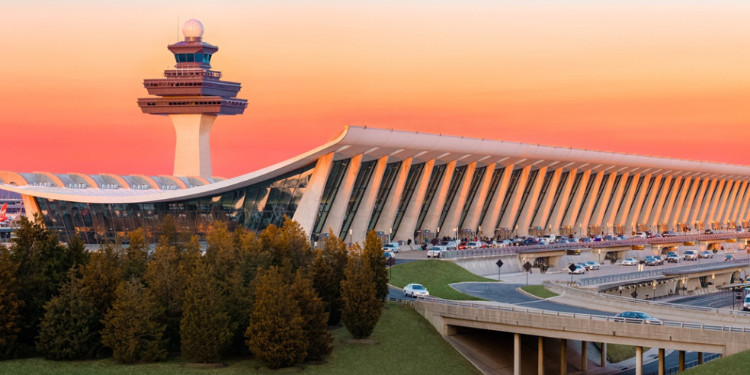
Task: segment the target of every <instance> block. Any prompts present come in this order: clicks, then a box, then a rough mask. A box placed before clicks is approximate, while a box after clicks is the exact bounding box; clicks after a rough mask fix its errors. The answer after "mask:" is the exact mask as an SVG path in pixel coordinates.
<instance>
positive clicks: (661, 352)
mask: <svg viewBox="0 0 750 375" xmlns="http://www.w3.org/2000/svg"><path fill="white" fill-rule="evenodd" d="M659 375H664V348H659Z"/></svg>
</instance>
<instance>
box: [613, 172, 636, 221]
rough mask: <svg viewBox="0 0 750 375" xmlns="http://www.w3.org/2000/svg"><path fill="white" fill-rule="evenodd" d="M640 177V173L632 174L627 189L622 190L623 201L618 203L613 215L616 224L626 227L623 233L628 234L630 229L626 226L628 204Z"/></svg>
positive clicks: (633, 195) (628, 213) (633, 197)
mask: <svg viewBox="0 0 750 375" xmlns="http://www.w3.org/2000/svg"><path fill="white" fill-rule="evenodd" d="M640 179H641V174H640V173H636V174H634V175H633V179H632V180H631V181H630V186H628V188H627V191H625V192H624V194H625V195H624V197H623V198H622V199H624V200H625V201H624V202H622V203H621V204H620V205H621V207H620V209H619V210H618V211H617V215H616V216H615V221H614V223H615V224H616V225H622V226H624V227H625V228H626V231H625V233H626V234H629V233H630V231H631V230H632V229H630V228H629V227H628V225H629V223H628V215H630V205H631V203H632V202H633V199H635V191H636V187H637V186H638V181H639V180H640ZM625 183H626V184H627V180H625Z"/></svg>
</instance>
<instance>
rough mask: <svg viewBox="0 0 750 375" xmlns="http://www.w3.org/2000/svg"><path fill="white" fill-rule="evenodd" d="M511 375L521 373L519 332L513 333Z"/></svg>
mask: <svg viewBox="0 0 750 375" xmlns="http://www.w3.org/2000/svg"><path fill="white" fill-rule="evenodd" d="M513 375H521V334H520V333H514V334H513Z"/></svg>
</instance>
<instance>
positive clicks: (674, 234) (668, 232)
mask: <svg viewBox="0 0 750 375" xmlns="http://www.w3.org/2000/svg"><path fill="white" fill-rule="evenodd" d="M661 235H662V237H677V232H672V231H671V230H668V231H666V232H663V233H662V234H661Z"/></svg>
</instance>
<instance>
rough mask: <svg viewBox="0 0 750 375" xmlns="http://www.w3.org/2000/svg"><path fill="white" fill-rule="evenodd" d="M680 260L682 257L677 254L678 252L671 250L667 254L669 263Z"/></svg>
mask: <svg viewBox="0 0 750 375" xmlns="http://www.w3.org/2000/svg"><path fill="white" fill-rule="evenodd" d="M679 261H680V257H679V256H678V255H677V253H675V252H673V251H670V252H669V253H668V254H667V262H669V263H678V262H679Z"/></svg>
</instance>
